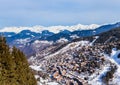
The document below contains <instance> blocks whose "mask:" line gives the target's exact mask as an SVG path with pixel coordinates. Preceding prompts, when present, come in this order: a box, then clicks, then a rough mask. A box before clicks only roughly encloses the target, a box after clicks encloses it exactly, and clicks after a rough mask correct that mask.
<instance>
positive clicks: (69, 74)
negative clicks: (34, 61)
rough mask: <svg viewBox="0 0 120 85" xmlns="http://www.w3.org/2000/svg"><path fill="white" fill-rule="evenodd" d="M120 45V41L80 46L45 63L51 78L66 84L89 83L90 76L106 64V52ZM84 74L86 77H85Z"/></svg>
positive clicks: (78, 84) (108, 52)
mask: <svg viewBox="0 0 120 85" xmlns="http://www.w3.org/2000/svg"><path fill="white" fill-rule="evenodd" d="M114 47H118V49H119V47H120V44H119V43H116V42H114V43H109V44H104V45H103V44H102V45H101V44H97V45H94V46H89V45H86V46H81V45H80V46H78V47H77V48H74V49H72V50H71V49H70V50H68V51H67V52H65V53H61V54H56V55H54V56H53V57H50V58H49V59H48V60H47V61H45V62H44V63H43V65H42V66H43V68H45V69H44V70H45V71H46V72H47V73H49V74H50V75H51V76H50V78H51V80H55V81H57V82H59V83H61V84H65V85H87V80H88V79H89V78H88V76H90V75H91V74H93V73H94V72H95V71H96V69H101V68H102V66H103V65H105V59H104V55H103V54H104V53H107V54H110V53H111V49H112V48H114ZM83 75H84V77H83Z"/></svg>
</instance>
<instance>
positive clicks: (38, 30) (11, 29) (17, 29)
mask: <svg viewBox="0 0 120 85" xmlns="http://www.w3.org/2000/svg"><path fill="white" fill-rule="evenodd" d="M98 27H100V25H97V24H91V25H82V24H78V25H73V26H61V25H59V26H50V27H44V26H33V27H4V28H3V29H1V30H0V32H15V33H19V32H21V31H23V30H30V31H32V32H36V33H41V32H42V31H43V30H48V31H50V32H53V33H59V32H60V31H63V30H68V31H71V32H73V31H75V30H90V29H95V28H98Z"/></svg>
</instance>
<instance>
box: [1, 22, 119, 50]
mask: <svg viewBox="0 0 120 85" xmlns="http://www.w3.org/2000/svg"><path fill="white" fill-rule="evenodd" d="M56 27H59V26H56ZM71 27H72V26H71ZM73 27H77V29H79V28H78V27H79V26H73ZM81 27H82V26H81ZM83 27H87V26H83ZM91 27H94V28H90V27H89V29H84V28H81V30H80V29H79V30H77V29H76V28H72V30H73V29H74V31H70V30H67V29H64V28H61V30H60V29H59V30H57V28H55V26H54V28H53V29H52V27H50V28H49V30H46V29H42V30H41V31H39V30H38V32H33V31H31V30H28V29H27V28H25V29H22V31H20V32H18V33H14V32H8V31H14V29H15V28H13V29H12V28H10V29H9V30H7V29H8V28H7V29H6V30H7V31H6V32H5V30H4V32H1V31H3V29H2V30H0V35H4V36H5V37H6V39H7V43H8V44H9V45H10V46H16V47H18V48H20V49H21V50H25V49H27V51H28V50H35V49H36V48H38V47H39V44H38V47H36V43H35V44H34V42H35V41H40V44H42V47H41V48H42V49H43V48H44V47H46V42H47V46H49V45H51V44H49V42H53V44H54V43H60V42H61V43H64V42H71V41H72V40H74V39H76V38H80V37H88V36H93V35H97V34H100V33H103V32H106V31H109V30H111V29H114V28H117V27H120V22H118V23H115V24H108V25H103V26H99V27H98V26H97V27H98V28H95V26H94V25H91ZM31 29H33V30H34V29H35V28H34V27H33V28H31ZM36 29H39V28H36ZM36 29H35V30H36ZM54 29H56V30H57V31H59V32H58V33H54V32H51V31H50V30H53V31H54ZM63 29H64V30H63ZM75 29H76V30H75ZM82 29H84V30H82ZM16 31H17V28H16ZM57 31H56V32H57ZM41 41H42V42H41ZM40 46H41V45H40ZM34 47H36V48H34ZM25 51H26V50H25Z"/></svg>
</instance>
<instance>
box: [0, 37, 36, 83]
mask: <svg viewBox="0 0 120 85" xmlns="http://www.w3.org/2000/svg"><path fill="white" fill-rule="evenodd" d="M0 85H37V83H36V80H35V78H34V75H33V73H32V72H31V70H30V69H29V65H28V62H27V59H26V57H25V55H24V54H23V53H22V52H21V51H20V50H18V49H17V48H15V47H13V48H12V49H10V48H9V46H8V45H7V44H6V40H5V38H4V37H1V36H0Z"/></svg>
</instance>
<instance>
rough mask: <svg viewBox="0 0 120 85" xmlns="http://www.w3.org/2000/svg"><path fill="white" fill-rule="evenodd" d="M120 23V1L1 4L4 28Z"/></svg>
mask: <svg viewBox="0 0 120 85" xmlns="http://www.w3.org/2000/svg"><path fill="white" fill-rule="evenodd" d="M118 21H120V0H0V27H6V26H34V25H43V26H51V25H74V24H78V23H80V24H92V23H95V24H104V23H114V22H118Z"/></svg>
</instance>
